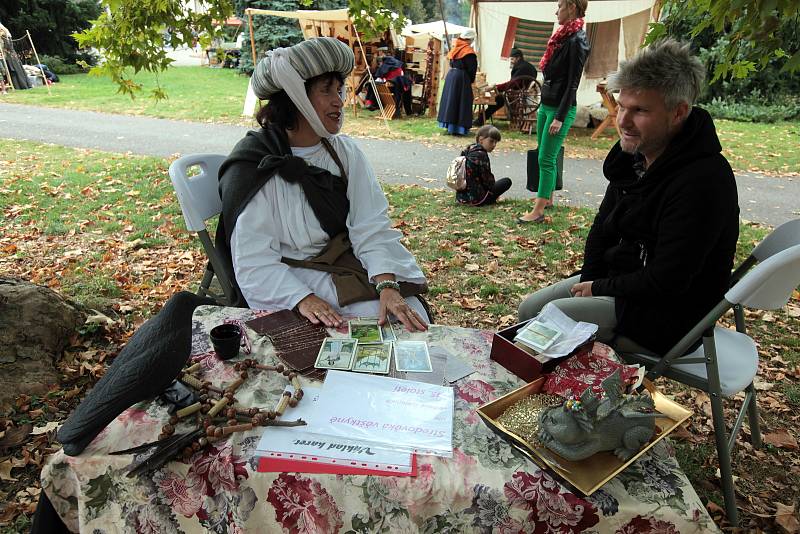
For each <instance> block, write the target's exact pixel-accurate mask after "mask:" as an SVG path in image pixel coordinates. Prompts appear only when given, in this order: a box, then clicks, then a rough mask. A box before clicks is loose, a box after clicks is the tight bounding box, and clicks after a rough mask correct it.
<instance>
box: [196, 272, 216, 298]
mask: <svg viewBox="0 0 800 534" xmlns="http://www.w3.org/2000/svg"><path fill="white" fill-rule="evenodd" d="M213 278H214V271H212V270H211V269H209V268H208V266H206V269H205V271H204V272H203V279H202V280H201V281H200V286H198V288H197V294H198V295H200V296H202V297H207V296H211V291H210V289H211V280H213Z"/></svg>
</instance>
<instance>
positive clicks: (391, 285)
mask: <svg viewBox="0 0 800 534" xmlns="http://www.w3.org/2000/svg"><path fill="white" fill-rule="evenodd" d="M387 287H388V288H390V289H394V290H395V291H400V284H398V283H397V282H395V281H394V280H384V281H383V282H378V283H377V284H375V291H377V292H378V293H380V292H381V291H383V290H384V289H386V288H387Z"/></svg>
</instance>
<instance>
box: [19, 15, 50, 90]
mask: <svg viewBox="0 0 800 534" xmlns="http://www.w3.org/2000/svg"><path fill="white" fill-rule="evenodd" d="M25 35H27V36H28V42H30V43H31V50H33V55H34V57H35V58H36V64H37V65H39V72H40V73H41V75H42V81H43V82H44V86H45V87H47V94H48V95H49V96H53V93H51V92H50V84H49V83H47V76H45V75H44V69H43V68H42V67H41V65H42V62H41V61H39V54H37V53H36V47H35V46H33V39H32V38H31V32H29V31H28V30H25Z"/></svg>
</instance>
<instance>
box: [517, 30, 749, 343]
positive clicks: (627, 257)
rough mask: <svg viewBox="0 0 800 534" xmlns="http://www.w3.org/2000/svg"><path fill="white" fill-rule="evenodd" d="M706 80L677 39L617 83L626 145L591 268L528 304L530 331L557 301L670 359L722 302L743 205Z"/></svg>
mask: <svg viewBox="0 0 800 534" xmlns="http://www.w3.org/2000/svg"><path fill="white" fill-rule="evenodd" d="M705 72H706V69H705V67H704V66H703V64H702V63H701V62H700V60H698V59H697V57H695V56H693V55H692V53H691V51H690V48H689V45H688V44H681V43H679V42H677V41H675V40H672V39H667V40H664V41H660V42H656V43H655V44H652V45H650V46H648V47H647V48H644V49H642V50H640V51H639V53H638V54H637V55H636V56H634V57H633V58H632V59H631V60H629V61H624V62H622V64H621V65H620V69H619V71H618V72H616V73H614V74H612V75H611V76H610V77H609V80H608V87H609V89H610V90H619V96H618V97H617V102H618V103H619V111H618V114H617V124H618V125H619V129H620V132H621V136H620V140H619V141H618V142H617V143H616V144H615V145H614V147H613V148H612V149H611V151H610V152H609V153H608V156H606V160H605V163H604V164H603V173H604V174H605V176H606V178H607V179H608V188H607V189H606V192H605V195H604V196H603V202H602V204H601V205H600V209H599V210H598V212H597V215H596V216H595V219H594V222H593V223H592V227H591V229H590V230H589V235H588V236H587V238H586V246H585V248H584V253H583V267H582V268H581V272H580V275H579V276H573V277H571V278H567V279H566V280H562V281H561V282H558V283H556V284H554V285H551V286H548V287H546V288H543V289H540V290H539V291H537V292H536V293H534V294H532V295H531V296H529V297H528V298H527V299H526V300H525V301H524V302H523V303H522V304H521V305H520V307H519V317H520V320H526V319H529V318H531V317H533V316H534V315H536V314H537V313H538V312H539V310H541V309H542V308H543V307H544V305H545V304H546V303H547V302H550V301H552V302H553V304H555V305H556V306H557V307H558V308H559V309H560V310H561V311H563V312H564V313H565V314H567V315H568V316H570V317H571V318H572V319H574V320H576V321H586V322H590V323H595V324H597V325H599V330H598V332H597V339H598V340H599V341H601V342H603V343H608V344H611V345H613V346H614V347H615V348H616V349H618V350H619V351H621V352H637V353H648V352H649V353H655V354H660V355H664V354H665V353H666V352H667V351H668V350H669V349H670V348H671V347H672V346H673V345H675V343H677V342H678V341H679V340H680V339H681V338H682V337H683V336H684V335H686V333H687V332H689V330H690V329H691V328H692V327H693V326H694V325H695V324H697V322H698V321H699V320H700V319H702V318H703V317H704V316H705V315H706V314H707V313H708V312H709V311H710V310H711V309H712V308H713V307H714V306H715V305H716V304H718V303H719V301H720V300H721V299H722V296H723V295H724V294H725V292H726V291H727V290H728V284H729V280H730V275H731V268H732V267H733V257H734V253H735V252H736V242H737V239H738V236H739V205H738V194H737V191H736V179H735V178H734V176H733V171H732V170H731V167H730V165H729V164H728V161H727V160H726V159H725V157H724V156H723V155H722V154H721V151H722V146H721V145H720V142H719V138H718V137H717V132H716V128H715V127H714V121H713V120H712V119H711V115H709V114H708V112H707V111H705V110H703V109H701V108H698V107H693V103H694V102H695V101H696V100H697V97H698V96H699V95H700V92H701V91H702V89H703V85H704V78H705Z"/></svg>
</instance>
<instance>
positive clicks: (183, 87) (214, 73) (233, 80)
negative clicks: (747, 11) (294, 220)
mask: <svg viewBox="0 0 800 534" xmlns="http://www.w3.org/2000/svg"><path fill="white" fill-rule="evenodd" d="M159 79H160V82H161V84H162V86H163V87H164V88H165V89H166V91H167V93H168V95H169V98H168V100H166V101H162V102H158V103H156V102H154V101H152V100H151V99H149V98H148V97H147V96H146V95H147V90H148V89H151V88H153V87H154V83H155V77H154V75H152V74H149V73H141V74H139V75H138V76H137V77H136V80H137V81H138V82H140V83H142V84H143V85H144V88H145V91H144V93H143V95H142V96H139V97H137V98H136V99H135V100H131V99H130V97H128V96H126V95H122V94H117V93H116V87H115V86H114V85H113V83H112V82H111V81H110V80H109V79H107V78H98V77H93V76H87V75H85V74H76V75H66V76H62V77H61V80H62V81H61V83H58V84H55V85H54V86H53V87H52V88H51V90H52V96H49V95H48V94H47V92H46V90H45V89H44V88H37V89H34V90H29V91H14V92H11V93H9V94H7V95H0V102H9V103H20V104H31V105H37V106H52V107H64V108H70V109H83V110H92V111H104V112H109V113H125V114H132V115H147V116H151V117H161V118H167V119H180V120H191V121H200V122H206V121H208V122H227V123H237V124H248V125H249V124H253V121H252V120H250V119H247V118H243V117H241V111H242V106H243V104H244V97H245V93H246V91H247V78H246V77H244V76H240V75H238V74H237V73H236V72H235V71H233V70H231V69H211V68H207V67H174V68H171V69H169V70H167V71H166V72H164V73H161V74H160V75H159ZM375 115H376V113H371V112H367V111H360V112H359V113H358V117H357V118H356V117H354V116H353V115H352V113H349V114H348V118H347V119H346V121H345V127H344V131H345V132H346V133H349V134H351V135H355V136H362V137H363V136H366V137H381V138H392V139H400V140H409V141H419V142H422V143H435V144H446V145H451V146H459V147H460V146H462V145H463V144H464V139H463V138H455V137H452V136H447V135H443V134H442V130H441V129H440V128H438V127H437V125H436V121H435V119H432V118H428V117H422V118H413V119H403V120H397V121H389V125H390V127H389V130H390V131H387V130H386V127H385V126H384V123H383V121H382V120H379V119H377V118H376V117H375ZM498 126H499V127H500V128H501V130H502V131H503V136H504V140H503V143H504V148H509V149H513V150H527V149H529V148H533V146H534V145H535V144H536V141H535V139H533V138H531V137H530V136H528V135H526V134H522V133H517V132H508V123H507V122H505V121H498ZM717 130H718V132H719V136H720V140H721V141H722V146H723V152H724V154H725V156H726V157H727V158H728V160H729V161H730V163H731V165H732V166H733V168H734V169H736V170H738V171H754V172H765V173H771V174H782V175H791V174H794V175H797V174H798V172H800V150H797V147H798V143H797V139H798V138H800V122H779V123H775V124H752V123H743V122H735V121H728V120H719V121H717ZM591 133H592V130H591V129H589V128H573V129H572V130H571V131H570V132H569V135H568V139H567V143H566V147H567V148H566V150H567V156H568V157H573V158H595V159H597V158H603V157H605V154H606V153H607V152H608V149H609V148H610V147H611V145H613V143H614V142H615V141H616V134H615V133H614V130H613V129H608V130H606V132H604V135H602V136H600V138H599V139H597V140H593V139H591V137H590V136H591ZM534 137H535V136H534Z"/></svg>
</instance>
